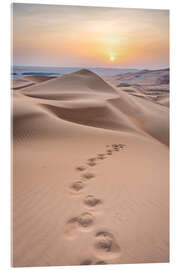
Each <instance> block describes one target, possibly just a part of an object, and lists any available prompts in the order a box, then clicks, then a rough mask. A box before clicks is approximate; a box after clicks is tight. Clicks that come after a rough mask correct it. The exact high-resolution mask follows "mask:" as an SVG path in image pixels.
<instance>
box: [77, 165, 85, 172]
mask: <svg viewBox="0 0 180 270" xmlns="http://www.w3.org/2000/svg"><path fill="white" fill-rule="evenodd" d="M85 169H86V167H84V166H78V167H76V170H78V171H84V170H85Z"/></svg>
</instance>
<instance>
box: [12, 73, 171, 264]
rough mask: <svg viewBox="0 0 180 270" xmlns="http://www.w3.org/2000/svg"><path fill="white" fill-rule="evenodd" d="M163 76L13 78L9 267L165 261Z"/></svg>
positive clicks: (166, 125)
mask: <svg viewBox="0 0 180 270" xmlns="http://www.w3.org/2000/svg"><path fill="white" fill-rule="evenodd" d="M168 72H169V70H163V71H162V70H160V71H148V70H146V71H141V72H139V71H138V72H135V73H126V74H120V75H118V76H111V77H110V76H109V77H103V78H101V77H100V76H98V75H97V74H95V73H93V72H92V71H89V70H87V69H82V70H79V71H75V72H73V73H70V74H67V75H64V76H61V77H58V76H57V77H53V78H52V77H46V76H26V77H23V78H19V79H14V81H13V84H12V88H13V89H14V90H13V91H12V95H13V142H14V143H13V265H14V266H52V265H81V264H114V263H115V264H117V263H147V262H168V261H169V211H168V207H169V179H168V178H169V177H168V176H169V172H168V170H169V150H168V144H169V108H168V105H169V81H168V76H169V75H168V74H169V73H168ZM138 76H139V77H138ZM162 82H163V83H162ZM77 247H78V248H77Z"/></svg>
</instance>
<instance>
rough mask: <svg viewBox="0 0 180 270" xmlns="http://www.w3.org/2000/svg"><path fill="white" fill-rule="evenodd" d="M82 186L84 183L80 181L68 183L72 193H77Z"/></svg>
mask: <svg viewBox="0 0 180 270" xmlns="http://www.w3.org/2000/svg"><path fill="white" fill-rule="evenodd" d="M83 188H84V183H83V182H82V181H76V182H74V183H72V184H71V185H70V189H71V191H72V192H73V193H78V192H80V190H81V189H83Z"/></svg>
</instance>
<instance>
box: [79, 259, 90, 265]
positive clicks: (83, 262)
mask: <svg viewBox="0 0 180 270" xmlns="http://www.w3.org/2000/svg"><path fill="white" fill-rule="evenodd" d="M90 264H92V260H91V259H85V260H84V261H82V262H81V263H80V265H90Z"/></svg>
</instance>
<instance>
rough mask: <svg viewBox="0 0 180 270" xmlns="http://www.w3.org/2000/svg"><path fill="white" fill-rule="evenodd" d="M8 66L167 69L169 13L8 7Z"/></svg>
mask: <svg viewBox="0 0 180 270" xmlns="http://www.w3.org/2000/svg"><path fill="white" fill-rule="evenodd" d="M13 64H14V65H23V66H26V65H28V66H64V67H66V66H71V67H73V66H79V67H80V66H81V67H89V66H95V67H98V66H101V67H114V68H117V67H118V68H133V67H134V68H152V69H153V68H164V67H168V66H169V11H168V10H151V9H125V8H102V7H82V6H62V5H58V6H57V5H42V4H21V3H14V4H13Z"/></svg>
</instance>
